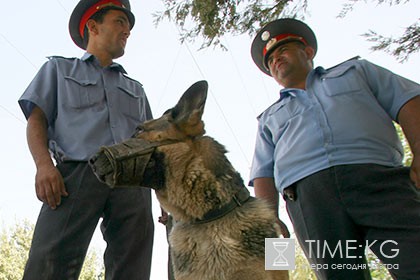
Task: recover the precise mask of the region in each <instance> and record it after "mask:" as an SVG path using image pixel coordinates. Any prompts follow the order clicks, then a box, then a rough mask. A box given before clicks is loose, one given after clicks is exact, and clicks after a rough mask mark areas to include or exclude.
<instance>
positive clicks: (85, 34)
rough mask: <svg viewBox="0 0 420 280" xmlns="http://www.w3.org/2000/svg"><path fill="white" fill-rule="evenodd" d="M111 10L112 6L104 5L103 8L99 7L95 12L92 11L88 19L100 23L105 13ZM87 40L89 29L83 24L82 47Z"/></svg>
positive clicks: (85, 44) (85, 45)
mask: <svg viewBox="0 0 420 280" xmlns="http://www.w3.org/2000/svg"><path fill="white" fill-rule="evenodd" d="M110 10H112V7H105V8H103V9H100V10H99V11H97V12H96V13H94V14H93V15H92V16H91V17H90V18H89V19H93V20H94V21H96V22H98V23H102V22H103V21H104V17H105V15H106V14H107V13H108V12H109V11H110ZM88 42H89V29H88V28H87V26H86V25H85V27H84V29H83V47H84V48H86V47H87V44H88Z"/></svg>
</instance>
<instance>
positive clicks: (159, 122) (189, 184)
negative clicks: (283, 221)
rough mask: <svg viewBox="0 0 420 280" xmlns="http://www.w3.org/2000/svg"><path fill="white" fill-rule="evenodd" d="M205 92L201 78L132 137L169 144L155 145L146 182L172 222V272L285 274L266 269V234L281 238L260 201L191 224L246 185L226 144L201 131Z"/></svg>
mask: <svg viewBox="0 0 420 280" xmlns="http://www.w3.org/2000/svg"><path fill="white" fill-rule="evenodd" d="M206 93H207V83H206V82H199V83H197V84H195V85H193V86H192V87H191V88H190V89H188V90H187V92H186V93H185V94H184V95H183V97H182V98H181V99H180V101H179V102H178V104H177V105H176V106H175V107H174V108H172V109H170V110H168V111H167V112H166V113H165V114H163V116H162V117H160V118H159V119H155V120H151V121H148V122H146V123H144V124H143V125H141V127H139V132H138V133H137V134H136V137H137V138H141V139H144V140H148V141H150V142H157V141H168V140H170V141H173V143H170V144H165V145H162V146H159V147H158V148H156V150H155V152H154V153H153V155H152V166H151V167H149V168H147V169H146V171H145V173H144V180H143V185H144V186H147V187H151V188H153V189H155V191H156V196H157V198H158V200H159V202H160V203H161V206H162V207H163V208H164V209H165V210H166V211H167V212H169V213H171V215H172V216H173V218H174V220H176V223H175V225H174V228H173V230H172V232H171V234H170V238H169V241H170V246H171V253H172V260H173V267H174V272H175V277H176V279H177V280H207V279H208V280H210V279H211V280H234V279H237V280H247V279H248V280H262V279H267V280H268V279H272V280H275V279H276V280H280V279H288V272H287V271H266V270H265V269H264V266H265V260H264V242H265V238H275V237H279V236H280V228H279V226H278V225H277V224H276V222H275V221H276V218H275V216H274V213H273V210H272V209H271V208H270V207H269V205H267V204H266V203H265V202H264V201H262V200H259V199H250V200H249V201H248V202H246V203H245V204H243V205H242V206H238V207H236V208H235V209H234V210H233V211H231V212H229V213H228V214H226V215H225V216H223V217H221V218H219V219H216V220H213V221H210V222H205V223H195V222H196V221H197V220H199V219H202V218H203V216H204V215H205V214H206V213H207V212H208V211H210V210H212V209H217V208H219V207H220V206H222V205H224V204H226V203H228V202H230V201H231V200H232V197H233V196H234V194H235V193H237V191H238V190H239V189H241V188H245V186H244V184H243V181H242V178H241V177H240V175H239V173H238V172H237V171H235V169H234V168H233V167H232V166H231V164H230V162H229V161H228V159H227V158H226V156H225V153H226V150H225V148H224V147H223V146H222V145H220V144H219V143H217V142H216V141H215V140H214V139H212V138H211V137H208V136H204V133H205V131H204V123H203V121H202V120H201V116H202V114H203V110H204V104H205V100H206Z"/></svg>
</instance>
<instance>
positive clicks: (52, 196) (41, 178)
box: [35, 164, 68, 209]
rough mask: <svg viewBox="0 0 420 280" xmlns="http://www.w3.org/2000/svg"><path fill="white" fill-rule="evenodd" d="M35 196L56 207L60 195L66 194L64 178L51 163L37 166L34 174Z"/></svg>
mask: <svg viewBox="0 0 420 280" xmlns="http://www.w3.org/2000/svg"><path fill="white" fill-rule="evenodd" d="M35 190H36V196H37V197H38V199H39V200H41V201H42V202H44V203H46V204H48V205H49V206H50V207H51V209H56V208H57V206H59V205H60V204H61V196H68V193H67V191H66V188H65V186H64V180H63V177H62V176H61V173H60V172H59V171H58V169H57V168H56V167H55V166H54V165H52V164H45V165H42V166H38V169H37V172H36V176H35Z"/></svg>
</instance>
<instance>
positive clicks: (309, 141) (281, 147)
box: [250, 59, 420, 192]
mask: <svg viewBox="0 0 420 280" xmlns="http://www.w3.org/2000/svg"><path fill="white" fill-rule="evenodd" d="M418 95H420V86H419V85H418V84H417V83H415V82H413V81H410V80H408V79H405V78H403V77H401V76H398V75H396V74H394V73H392V72H390V71H388V70H386V69H384V68H381V67H379V66H377V65H374V64H372V63H370V62H368V61H366V60H357V59H352V60H349V61H346V62H344V63H342V64H339V65H337V66H335V67H333V68H330V69H327V70H326V69H324V68H322V67H317V68H316V69H314V70H312V71H311V72H310V74H309V75H308V77H307V81H306V90H301V89H293V88H285V89H282V90H281V91H280V99H279V100H278V101H277V102H275V103H274V104H273V105H271V106H270V107H269V108H268V109H267V110H266V111H264V112H263V113H262V114H261V115H260V116H259V118H258V133H257V139H256V145H255V153H254V158H253V163H252V167H251V174H250V185H252V182H253V180H254V179H255V178H262V177H270V178H274V181H275V184H276V188H277V189H278V191H279V192H283V190H284V189H285V188H286V187H288V186H290V185H291V184H293V183H294V182H296V181H298V180H300V179H302V178H305V177H307V176H309V175H311V174H313V173H315V172H317V171H320V170H323V169H326V168H329V167H331V166H336V165H343V164H362V163H372V164H380V165H385V166H401V165H402V159H403V149H402V146H401V143H400V140H399V138H398V135H397V133H396V130H395V127H394V124H393V122H392V120H394V121H397V116H398V113H399V110H400V109H401V107H402V106H403V105H404V104H405V103H406V102H407V101H409V100H410V99H412V98H413V97H415V96H418Z"/></svg>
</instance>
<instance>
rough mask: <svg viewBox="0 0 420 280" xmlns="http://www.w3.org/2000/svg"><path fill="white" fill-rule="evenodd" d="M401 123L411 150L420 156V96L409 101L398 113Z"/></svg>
mask: <svg viewBox="0 0 420 280" xmlns="http://www.w3.org/2000/svg"><path fill="white" fill-rule="evenodd" d="M398 122H399V124H400V125H401V127H402V129H403V131H404V134H405V137H406V138H407V141H408V143H409V145H410V148H411V151H412V152H413V154H414V155H415V156H416V155H417V157H420V96H417V97H415V98H413V99H411V100H410V101H408V102H407V103H406V104H405V105H404V106H403V107H402V108H401V110H400V112H399V114H398Z"/></svg>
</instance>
